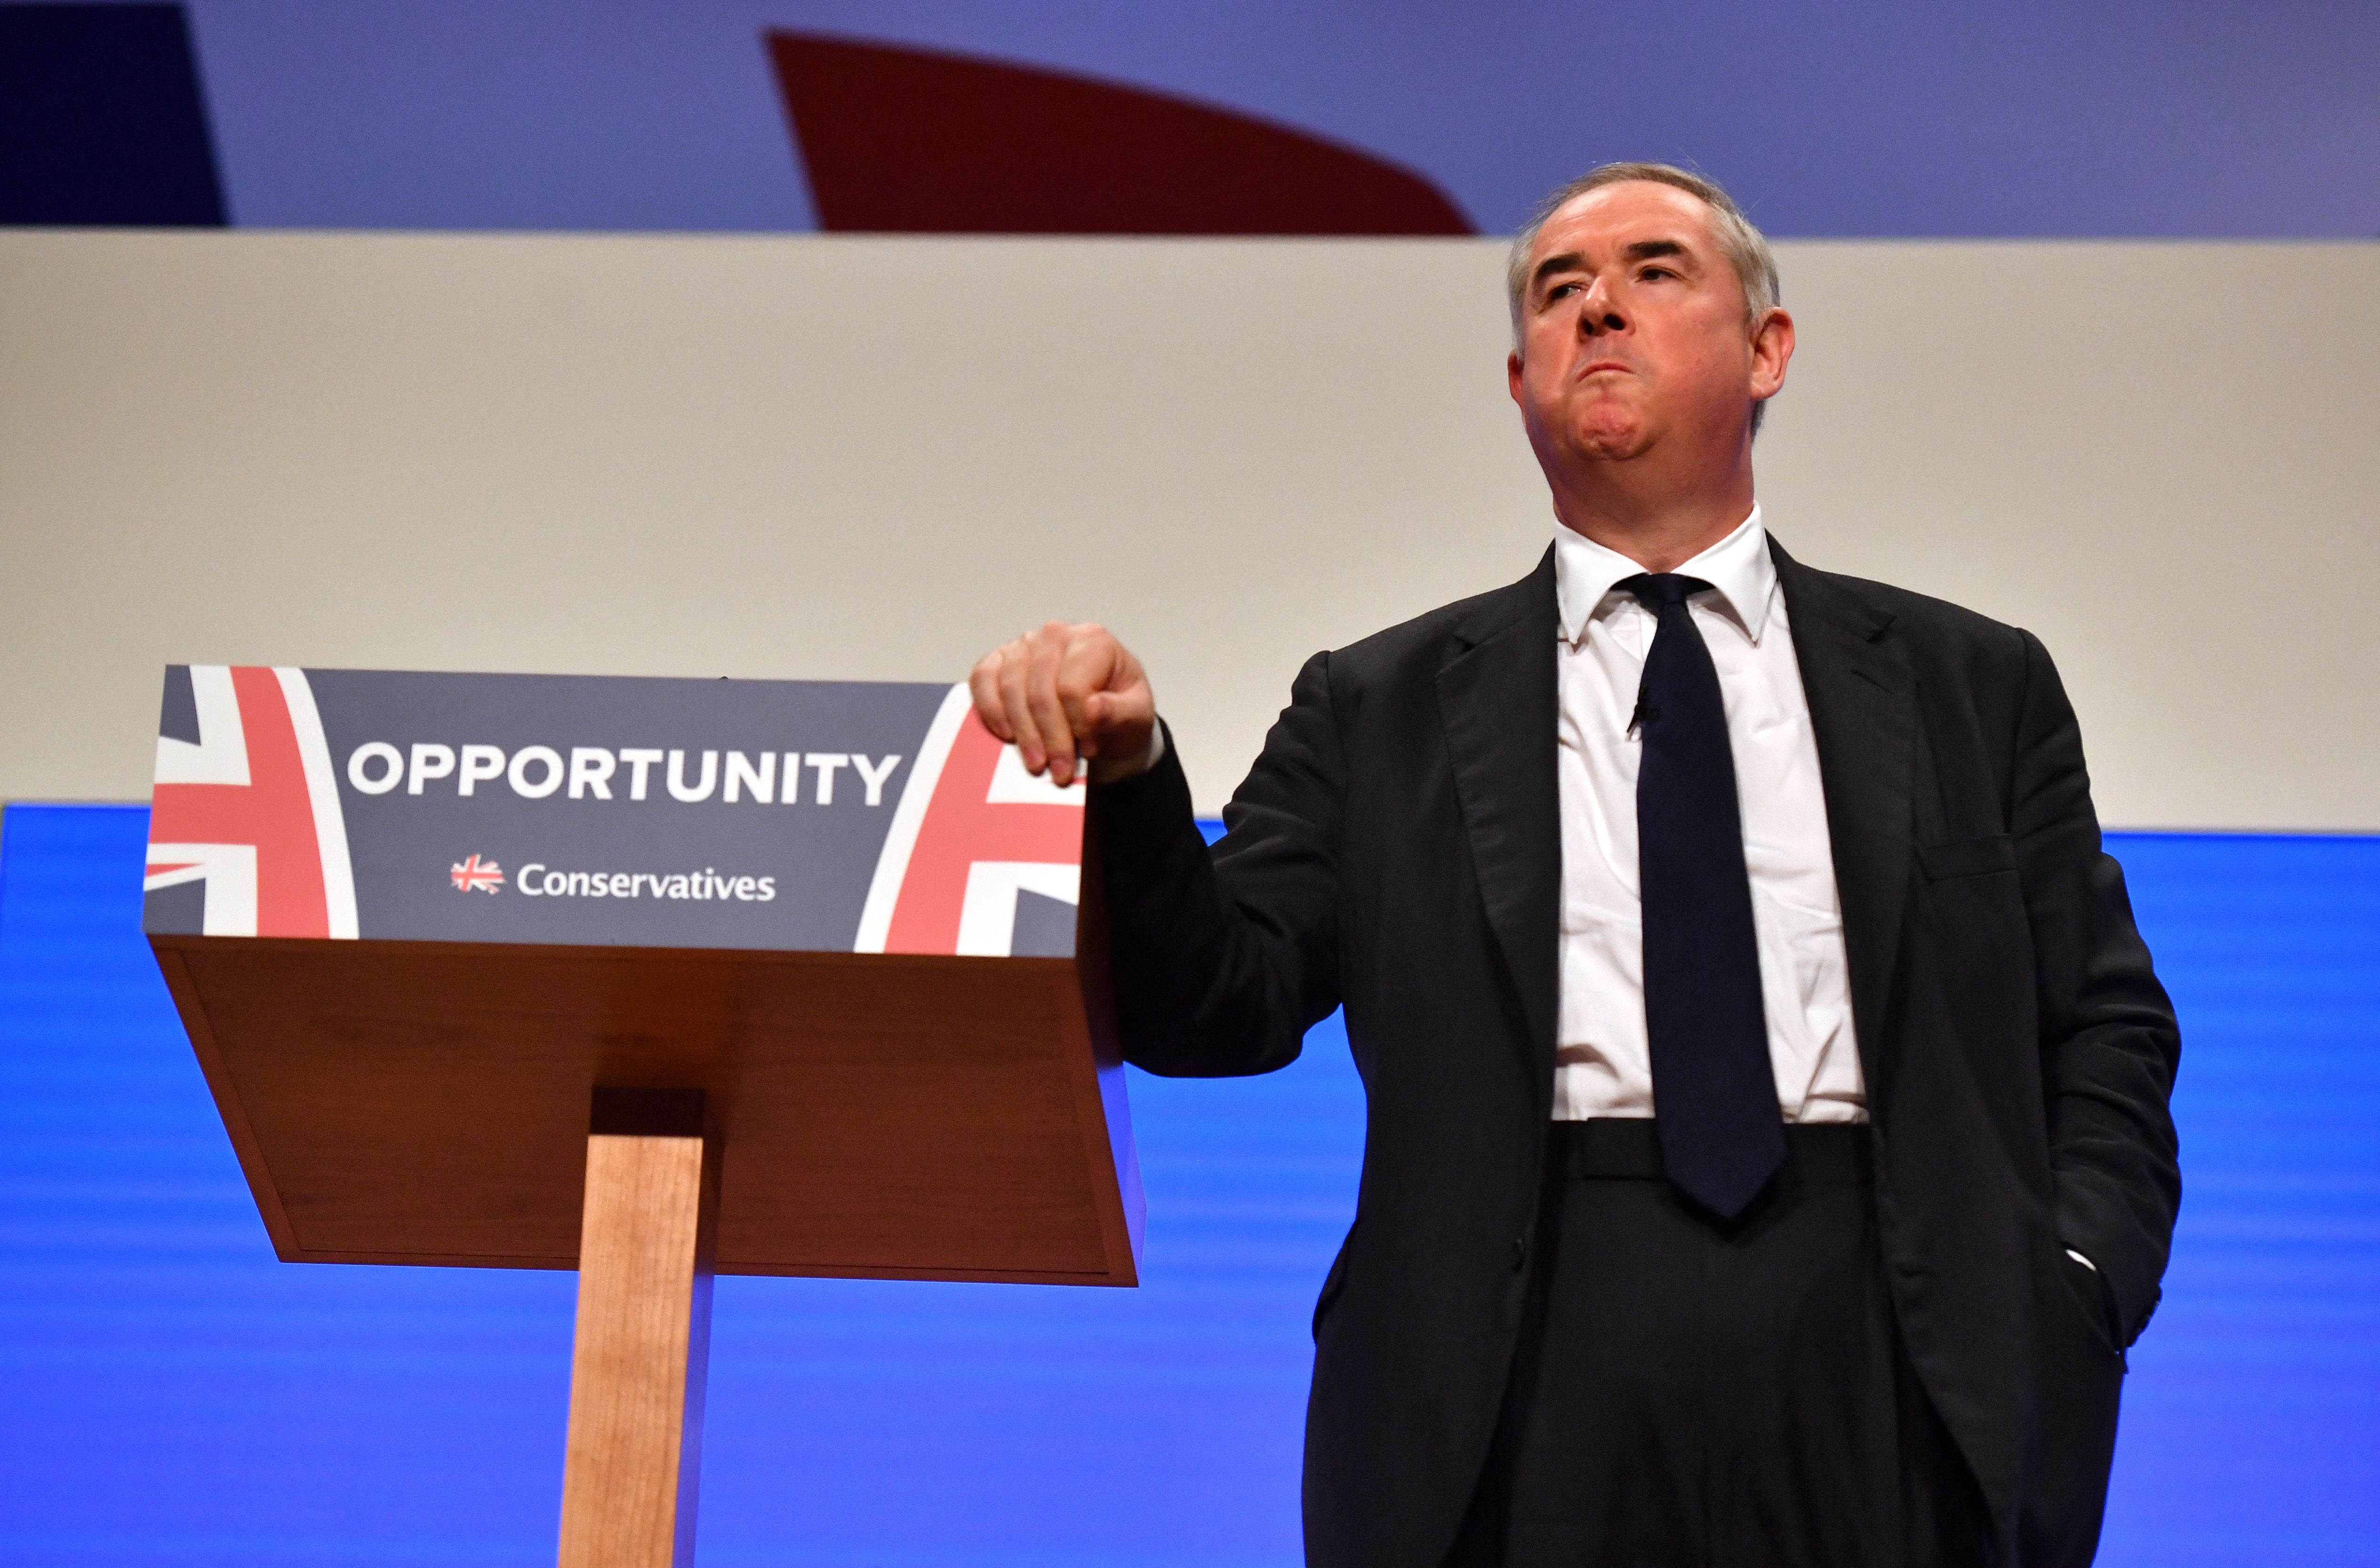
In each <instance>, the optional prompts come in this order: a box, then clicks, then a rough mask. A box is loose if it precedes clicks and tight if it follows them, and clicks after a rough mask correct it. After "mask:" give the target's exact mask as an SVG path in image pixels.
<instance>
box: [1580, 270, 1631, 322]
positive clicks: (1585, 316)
mask: <svg viewBox="0 0 2380 1568" xmlns="http://www.w3.org/2000/svg"><path fill="white" fill-rule="evenodd" d="M1627 327H1628V318H1627V317H1626V316H1625V315H1623V314H1621V310H1620V303H1619V301H1618V300H1616V299H1614V298H1612V297H1611V290H1610V288H1609V286H1607V285H1606V284H1605V283H1604V281H1603V280H1602V279H1601V278H1597V279H1596V280H1595V281H1594V282H1593V283H1592V284H1590V285H1588V286H1587V290H1586V297H1585V298H1584V299H1582V300H1580V301H1579V310H1578V330H1579V331H1580V332H1581V333H1583V334H1585V335H1586V336H1588V337H1599V336H1601V335H1602V334H1605V333H1607V332H1624V331H1626V330H1627Z"/></svg>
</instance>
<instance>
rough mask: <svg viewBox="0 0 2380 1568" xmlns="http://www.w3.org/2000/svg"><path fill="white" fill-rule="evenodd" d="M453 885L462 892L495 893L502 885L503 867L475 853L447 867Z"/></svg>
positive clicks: (499, 890)
mask: <svg viewBox="0 0 2380 1568" xmlns="http://www.w3.org/2000/svg"><path fill="white" fill-rule="evenodd" d="M448 874H450V875H451V876H453V877H454V879H455V887H456V888H458V889H460V890H461V891H462V892H464V893H497V892H501V891H502V890H503V888H504V868H503V867H502V866H499V865H497V864H496V863H495V862H494V861H493V860H482V859H480V857H479V856H477V855H476V854H475V855H473V856H472V857H470V858H469V859H468V860H458V861H456V862H455V864H454V865H453V866H451V867H449V868H448Z"/></svg>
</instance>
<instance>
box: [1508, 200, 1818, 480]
mask: <svg viewBox="0 0 2380 1568" xmlns="http://www.w3.org/2000/svg"><path fill="white" fill-rule="evenodd" d="M1629 180H1649V181H1651V182H1652V183H1653V184H1655V185H1666V186H1670V187H1673V188H1676V189H1679V190H1682V191H1684V192H1685V193H1686V194H1687V195H1689V196H1692V197H1694V198H1696V199H1698V200H1699V201H1701V202H1702V204H1703V205H1704V206H1706V207H1708V208H1709V209H1710V214H1711V231H1712V233H1713V234H1714V235H1716V236H1717V237H1718V248H1719V251H1720V253H1721V254H1722V255H1724V256H1725V257H1726V258H1727V261H1728V265H1730V266H1731V267H1733V268H1734V269H1735V279H1736V282H1737V283H1739V284H1741V285H1742V286H1743V320H1744V324H1745V326H1746V327H1748V328H1753V329H1757V328H1758V326H1759V325H1760V323H1761V322H1762V321H1763V320H1764V319H1765V318H1766V317H1767V314H1768V312H1769V311H1771V310H1775V309H1777V307H1778V305H1779V303H1780V302H1781V301H1782V299H1783V298H1784V295H1783V292H1782V290H1781V289H1779V286H1778V281H1777V257H1776V254H1775V253H1774V252H1773V251H1771V250H1770V249H1768V239H1767V236H1765V235H1763V234H1762V233H1761V232H1760V231H1759V230H1758V229H1757V228H1755V227H1754V226H1753V224H1752V220H1751V219H1750V218H1747V217H1745V216H1744V215H1743V208H1741V207H1739V206H1737V205H1736V204H1735V198H1734V197H1732V196H1730V195H1729V194H1728V193H1727V192H1726V191H1724V190H1722V189H1720V188H1718V186H1717V185H1716V184H1714V183H1713V182H1711V181H1709V180H1706V179H1705V178H1703V176H1700V175H1697V174H1690V173H1688V172H1687V171H1686V170H1684V169H1681V168H1678V167H1676V166H1674V165H1672V164H1604V165H1603V166H1602V167H1600V168H1596V169H1589V170H1588V171H1587V172H1586V173H1585V174H1583V175H1581V176H1578V177H1577V178H1576V179H1574V180H1572V181H1571V182H1570V183H1569V184H1568V185H1564V186H1561V187H1560V188H1557V189H1555V190H1553V191H1552V192H1550V193H1549V194H1548V196H1547V197H1546V199H1545V200H1544V201H1540V202H1538V203H1537V207H1536V212H1534V213H1531V214H1530V215H1529V221H1528V223H1527V225H1524V227H1523V228H1522V230H1521V232H1520V233H1519V234H1516V235H1514V236H1513V237H1512V254H1511V255H1510V256H1509V257H1508V258H1506V260H1505V262H1504V303H1505V305H1506V307H1507V308H1508V309H1509V310H1511V312H1512V349H1513V352H1515V353H1518V352H1519V351H1520V347H1521V302H1522V297H1523V296H1524V294H1526V293H1527V292H1528V287H1529V253H1530V252H1531V251H1532V250H1535V249H1536V245H1537V236H1538V234H1539V233H1541V232H1542V231H1543V230H1544V228H1545V226H1546V222H1547V220H1548V219H1549V218H1551V217H1552V216H1553V215H1554V214H1555V213H1559V212H1560V211H1561V210H1562V209H1563V208H1564V207H1567V206H1569V205H1570V204H1571V203H1572V202H1573V201H1577V200H1578V199H1579V198H1580V197H1582V196H1584V195H1585V194H1586V193H1587V192H1588V191H1590V190H1600V189H1601V188H1603V187H1605V186H1607V185H1619V184H1621V183H1623V182H1625V181H1629ZM1767 411H1768V405H1767V404H1766V403H1755V404H1754V405H1753V406H1752V433H1753V434H1755V435H1758V434H1759V433H1760V419H1761V416H1762V415H1763V414H1766V413H1767Z"/></svg>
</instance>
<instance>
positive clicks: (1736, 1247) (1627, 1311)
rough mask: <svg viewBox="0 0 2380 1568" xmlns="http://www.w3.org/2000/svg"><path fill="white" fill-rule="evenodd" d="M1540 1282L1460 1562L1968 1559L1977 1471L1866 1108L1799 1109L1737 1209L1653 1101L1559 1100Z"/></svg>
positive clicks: (1759, 1565) (1635, 1566)
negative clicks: (1910, 1293)
mask: <svg viewBox="0 0 2380 1568" xmlns="http://www.w3.org/2000/svg"><path fill="white" fill-rule="evenodd" d="M1553 1135H1554V1136H1553V1137H1552V1140H1551V1143H1550V1145H1549V1148H1548V1161H1547V1166H1548V1168H1547V1190H1546V1195H1545V1202H1544V1204H1543V1205H1542V1207H1541V1211H1540V1223H1539V1228H1538V1234H1537V1246H1538V1247H1539V1248H1540V1251H1539V1255H1538V1257H1537V1259H1536V1270H1535V1271H1534V1275H1533V1278H1532V1295H1531V1298H1530V1302H1529V1308H1528V1312H1527V1315H1526V1317H1525V1318H1524V1323H1523V1329H1522V1335H1521V1341H1520V1344H1519V1347H1518V1349H1517V1351H1516V1353H1515V1357H1514V1364H1513V1368H1512V1380H1511V1382H1510V1384H1509V1386H1508V1389H1507V1392H1506V1395H1505V1402H1504V1407H1503V1411H1502V1415H1501V1417H1500V1423H1499V1427H1498V1432H1497V1437H1496V1440H1495V1443H1494V1446H1493V1448H1492V1450H1491V1452H1490V1453H1489V1457H1488V1465H1487V1469H1486V1471H1485V1473H1484V1474H1483V1475H1482V1477H1481V1478H1480V1482H1479V1488H1478V1491H1477V1493H1476V1495H1475V1498H1474V1500H1473V1502H1472V1505H1471V1508H1470V1511H1469V1513H1468V1515H1467V1516H1466V1518H1465V1520H1464V1522H1463V1531H1462V1535H1461V1537H1460V1538H1459V1539H1458V1540H1457V1542H1456V1544H1455V1548H1454V1550H1453V1551H1452V1553H1451V1554H1450V1555H1449V1557H1448V1558H1447V1560H1446V1561H1447V1564H1448V1568H1555V1565H1557V1564H1558V1565H1560V1568H1590V1565H1591V1568H1967V1565H1968V1564H1972V1563H1981V1562H1987V1561H1988V1558H1989V1544H1990V1536H1989V1525H1988V1524H1987V1523H1986V1516H1985V1512H1984V1507H1983V1502H1982V1498H1981V1494H1980V1493H1979V1491H1978V1490H1977V1489H1976V1487H1975V1484H1974V1481H1973V1476H1972V1474H1971V1473H1970V1472H1969V1471H1968V1469H1967V1466H1966V1465H1965V1463H1964V1461H1963V1460H1962V1459H1961V1457H1960V1456H1959V1453H1958V1452H1957V1450H1956V1448H1955V1447H1954V1446H1953V1444H1952V1442H1951V1440H1950V1438H1949V1433H1948V1432H1947V1431H1945V1430H1944V1428H1943V1427H1942V1424H1941V1421H1940V1418H1939V1417H1938V1416H1936V1415H1935V1413H1934V1410H1933V1407H1932V1405H1931V1404H1930V1403H1929V1402H1928V1401H1927V1400H1926V1398H1925V1393H1924V1392H1923V1391H1922V1390H1921V1389H1920V1388H1919V1387H1918V1386H1917V1383H1916V1380H1915V1379H1914V1378H1913V1375H1912V1374H1911V1372H1910V1370H1909V1367H1908V1364H1907V1358H1906V1357H1905V1356H1904V1355H1902V1353H1901V1350H1900V1341H1899V1335H1898V1334H1897V1332H1896V1331H1895V1329H1894V1326H1893V1316H1892V1305H1891V1301H1890V1298H1889V1296H1888V1294H1887V1290H1886V1284H1885V1274H1884V1263H1883V1256H1882V1251H1881V1248H1880V1246H1879V1245H1878V1242H1877V1236H1876V1212H1875V1203H1874V1195H1873V1188H1872V1185H1871V1183H1870V1178H1869V1166H1868V1141H1867V1138H1868V1133H1867V1129H1866V1128H1865V1127H1861V1126H1842V1125H1805V1126H1792V1127H1789V1128H1787V1129H1786V1157H1785V1164H1784V1167H1783V1169H1782V1170H1781V1171H1780V1172H1779V1175H1778V1178H1777V1179H1776V1181H1775V1182H1773V1183H1772V1184H1771V1185H1770V1187H1769V1188H1768V1190H1767V1192H1766V1193H1764V1194H1763V1195H1762V1197H1759V1198H1757V1199H1755V1202H1754V1205H1753V1207H1752V1208H1751V1209H1749V1210H1747V1211H1746V1212H1745V1213H1744V1214H1743V1216H1741V1217H1740V1218H1739V1219H1738V1220H1737V1221H1735V1222H1718V1221H1716V1220H1714V1219H1713V1218H1711V1217H1710V1216H1709V1215H1707V1214H1706V1213H1704V1212H1703V1211H1702V1210H1700V1209H1696V1208H1694V1206H1693V1205H1691V1204H1690V1203H1688V1202H1687V1201H1686V1200H1684V1199H1682V1198H1681V1197H1678V1196H1677V1195H1676V1194H1675V1193H1674V1192H1673V1191H1672V1190H1671V1189H1670V1185H1669V1184H1668V1183H1667V1182H1666V1181H1664V1180H1663V1179H1662V1178H1661V1175H1660V1156H1659V1151H1658V1147H1657V1146H1656V1143H1655V1136H1656V1134H1655V1128H1654V1124H1652V1123H1651V1122H1647V1121H1619V1120H1599V1121H1592V1122H1571V1123H1560V1122H1558V1123H1556V1124H1554V1127H1553Z"/></svg>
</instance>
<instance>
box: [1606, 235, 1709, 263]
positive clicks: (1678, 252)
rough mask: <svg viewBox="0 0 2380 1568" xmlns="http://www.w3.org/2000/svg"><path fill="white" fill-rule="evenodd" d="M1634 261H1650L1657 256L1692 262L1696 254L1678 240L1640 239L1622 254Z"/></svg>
mask: <svg viewBox="0 0 2380 1568" xmlns="http://www.w3.org/2000/svg"><path fill="white" fill-rule="evenodd" d="M1621 255H1623V256H1625V257H1627V258H1628V259H1629V260H1630V261H1652V260H1653V259H1654V258H1655V257H1657V256H1683V257H1686V258H1688V259H1689V260H1691V259H1692V258H1693V256H1694V252H1693V251H1691V250H1689V249H1686V247H1685V242H1684V241H1682V240H1676V239H1640V240H1638V241H1637V242H1636V243H1635V244H1633V245H1632V246H1630V247H1628V249H1625V250H1623V251H1621Z"/></svg>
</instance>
